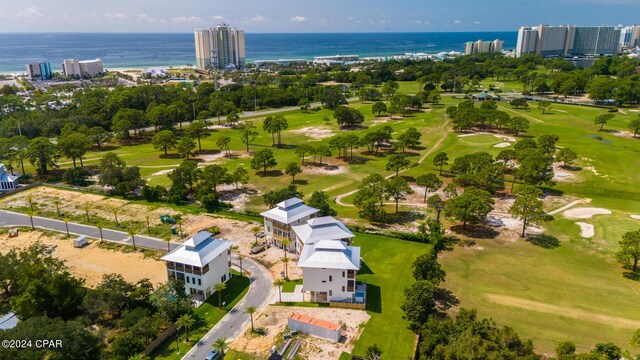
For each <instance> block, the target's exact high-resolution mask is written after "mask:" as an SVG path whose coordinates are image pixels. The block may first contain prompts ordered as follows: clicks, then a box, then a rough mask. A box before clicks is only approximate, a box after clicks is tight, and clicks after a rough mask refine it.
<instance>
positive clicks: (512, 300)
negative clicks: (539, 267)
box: [484, 294, 640, 329]
mask: <svg viewBox="0 0 640 360" xmlns="http://www.w3.org/2000/svg"><path fill="white" fill-rule="evenodd" d="M484 298H485V299H487V300H488V301H489V302H492V303H494V304H499V305H504V306H510V307H515V308H518V309H524V310H529V311H536V312H540V313H545V314H552V315H557V316H562V317H566V318H571V319H578V320H583V321H591V322H595V323H600V324H605V325H609V326H615V327H622V328H625V329H637V328H638V327H639V326H640V321H638V320H632V319H627V318H623V317H618V316H611V315H606V314H601V313H595V312H590V311H586V310H581V309H577V308H573V307H564V306H558V305H552V304H547V303H543V302H538V301H532V300H526V299H521V298H517V297H513V296H506V295H497V294H484Z"/></svg>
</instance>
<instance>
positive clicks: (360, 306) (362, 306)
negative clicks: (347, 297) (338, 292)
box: [329, 302, 367, 310]
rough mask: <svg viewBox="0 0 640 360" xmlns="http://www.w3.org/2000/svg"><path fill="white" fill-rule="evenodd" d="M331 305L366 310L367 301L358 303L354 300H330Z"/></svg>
mask: <svg viewBox="0 0 640 360" xmlns="http://www.w3.org/2000/svg"><path fill="white" fill-rule="evenodd" d="M329 306H330V307H335V308H342V309H357V310H364V309H365V308H366V307H367V304H365V303H362V304H358V303H352V302H330V303H329Z"/></svg>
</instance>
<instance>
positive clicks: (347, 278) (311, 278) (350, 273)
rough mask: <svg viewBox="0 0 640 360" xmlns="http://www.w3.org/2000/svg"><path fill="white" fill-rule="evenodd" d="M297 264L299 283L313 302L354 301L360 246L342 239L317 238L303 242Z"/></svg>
mask: <svg viewBox="0 0 640 360" xmlns="http://www.w3.org/2000/svg"><path fill="white" fill-rule="evenodd" d="M298 266H299V267H300V268H302V287H303V289H304V291H305V292H308V293H309V294H310V296H311V301H313V302H344V301H346V302H356V301H357V299H356V298H357V296H356V290H357V289H356V273H357V271H358V270H360V248H359V247H356V246H347V245H345V243H343V242H342V241H335V240H320V241H318V242H317V243H315V244H305V246H304V248H303V249H302V253H301V254H300V260H299V261H298Z"/></svg>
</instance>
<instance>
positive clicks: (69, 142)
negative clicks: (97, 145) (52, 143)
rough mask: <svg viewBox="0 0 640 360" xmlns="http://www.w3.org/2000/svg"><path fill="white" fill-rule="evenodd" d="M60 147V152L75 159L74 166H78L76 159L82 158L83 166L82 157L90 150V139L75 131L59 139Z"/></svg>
mask: <svg viewBox="0 0 640 360" xmlns="http://www.w3.org/2000/svg"><path fill="white" fill-rule="evenodd" d="M58 148H59V149H60V152H61V153H62V154H63V155H64V156H66V157H68V158H70V159H71V160H72V161H73V167H76V159H80V166H82V157H84V155H85V154H86V153H87V151H89V148H90V144H89V140H88V139H87V137H86V136H85V135H84V134H80V133H77V132H73V133H70V134H67V135H65V136H63V137H60V138H59V139H58Z"/></svg>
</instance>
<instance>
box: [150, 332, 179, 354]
mask: <svg viewBox="0 0 640 360" xmlns="http://www.w3.org/2000/svg"><path fill="white" fill-rule="evenodd" d="M177 329H178V327H177V326H176V324H171V326H169V328H168V329H167V330H165V331H164V332H163V333H162V334H160V335H159V336H158V337H157V338H155V339H154V340H153V341H152V342H151V344H149V345H148V346H147V347H146V349H144V355H145V356H150V355H151V354H152V353H153V352H154V351H155V350H156V349H157V348H158V346H160V345H162V343H164V342H165V341H166V340H167V339H168V338H170V337H171V336H173V335H174V334H175V333H176V331H177Z"/></svg>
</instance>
